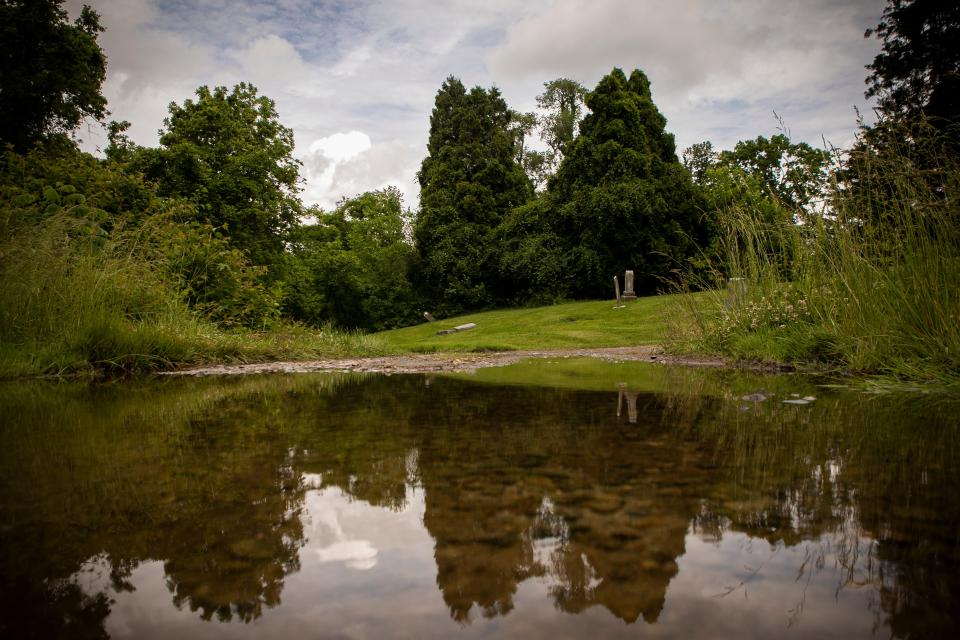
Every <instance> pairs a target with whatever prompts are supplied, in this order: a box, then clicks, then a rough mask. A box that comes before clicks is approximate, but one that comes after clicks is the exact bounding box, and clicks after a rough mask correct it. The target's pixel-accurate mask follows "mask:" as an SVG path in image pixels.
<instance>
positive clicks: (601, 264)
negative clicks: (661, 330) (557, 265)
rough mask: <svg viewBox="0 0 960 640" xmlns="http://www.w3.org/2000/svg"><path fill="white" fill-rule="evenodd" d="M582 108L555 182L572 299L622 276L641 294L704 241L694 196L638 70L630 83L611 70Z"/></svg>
mask: <svg viewBox="0 0 960 640" xmlns="http://www.w3.org/2000/svg"><path fill="white" fill-rule="evenodd" d="M586 105H587V107H588V108H589V110H590V112H591V113H590V114H588V115H587V116H586V117H585V118H584V119H583V121H582V123H581V124H580V135H579V136H578V137H577V138H576V139H575V140H574V141H573V143H572V144H571V145H570V147H569V150H568V151H567V152H566V155H565V157H564V159H563V162H562V163H561V165H560V168H559V169H558V171H557V174H556V176H554V177H553V178H552V179H551V180H550V183H549V195H550V196H551V198H552V199H553V201H554V202H555V205H554V216H555V220H554V221H553V224H554V227H555V229H556V232H557V235H558V236H559V237H560V238H562V239H563V241H564V242H565V243H566V262H567V264H566V268H565V272H566V273H567V274H568V275H569V278H570V293H571V294H572V295H574V296H576V297H597V296H599V295H603V294H605V293H606V292H607V291H608V290H609V281H610V279H611V278H612V277H613V275H615V274H618V273H621V274H622V273H623V272H624V270H626V269H632V270H633V271H634V273H635V274H636V280H635V283H636V287H637V290H638V292H643V293H651V292H654V291H655V290H656V289H657V287H658V286H659V285H661V284H662V279H663V278H665V277H667V276H668V275H669V273H670V271H671V270H672V269H675V268H678V267H681V266H683V265H682V263H683V262H684V261H685V260H686V259H687V258H688V257H690V256H691V255H693V253H694V252H695V251H696V248H697V246H698V245H702V244H703V243H704V242H705V241H706V238H705V237H704V236H705V235H706V233H707V231H706V227H705V225H703V224H702V222H701V220H700V214H699V211H700V206H699V202H698V195H697V192H696V190H695V189H694V187H693V183H692V181H691V179H690V173H689V172H688V171H687V170H686V169H685V168H684V167H683V166H682V165H681V164H680V162H679V161H678V159H677V155H676V146H675V143H674V139H673V136H672V135H671V134H669V133H666V131H665V130H664V127H665V126H666V119H665V118H664V117H663V116H662V115H661V114H660V112H659V111H658V110H657V107H656V106H655V105H654V103H653V100H652V99H651V96H650V83H649V81H648V80H647V77H646V76H645V75H644V74H643V72H642V71H639V70H635V71H634V72H633V73H631V74H630V78H629V79H628V78H627V77H626V75H624V73H623V71H621V70H620V69H614V70H613V71H612V72H611V73H610V74H608V75H607V76H605V77H604V78H603V79H601V80H600V83H599V84H598V85H597V87H596V89H595V90H594V91H592V92H591V93H590V94H588V95H587V98H586Z"/></svg>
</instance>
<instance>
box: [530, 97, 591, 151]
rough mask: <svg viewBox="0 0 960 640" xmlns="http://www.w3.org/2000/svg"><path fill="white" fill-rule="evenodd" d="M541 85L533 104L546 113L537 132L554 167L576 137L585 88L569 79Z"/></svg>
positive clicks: (581, 115) (581, 113)
mask: <svg viewBox="0 0 960 640" xmlns="http://www.w3.org/2000/svg"><path fill="white" fill-rule="evenodd" d="M543 88H544V91H543V93H541V94H540V95H538V96H537V106H538V107H540V109H542V110H544V111H545V112H546V113H545V114H544V116H543V117H542V118H541V119H540V135H541V137H542V138H543V141H544V142H546V143H547V146H548V147H550V151H551V159H552V162H553V165H554V166H556V165H557V164H559V163H560V160H562V159H563V155H564V154H565V153H566V152H567V150H568V149H569V147H570V145H571V144H573V140H574V138H576V137H577V128H578V127H579V125H580V120H581V119H582V117H583V105H584V100H585V99H586V96H587V90H586V88H584V86H583V85H582V84H580V83H579V82H577V81H576V80H570V79H569V78H557V79H556V80H551V81H550V82H544V83H543Z"/></svg>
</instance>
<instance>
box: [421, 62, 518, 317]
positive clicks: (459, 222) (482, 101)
mask: <svg viewBox="0 0 960 640" xmlns="http://www.w3.org/2000/svg"><path fill="white" fill-rule="evenodd" d="M511 122H512V120H511V111H510V109H509V108H508V107H507V104H506V102H505V101H504V100H503V98H502V97H501V95H500V91H499V90H498V89H496V88H495V87H494V88H491V89H483V88H482V87H474V88H473V89H471V90H470V91H469V92H467V91H466V89H465V88H464V86H463V83H461V82H460V80H458V79H457V78H454V77H452V76H451V77H449V78H447V79H446V81H445V82H444V83H443V86H441V88H440V90H439V91H438V92H437V97H436V101H435V105H434V108H433V112H432V114H431V116H430V137H429V141H428V143H427V157H426V158H424V160H423V163H422V164H421V167H420V172H419V174H418V178H419V180H420V213H419V215H418V217H417V221H416V224H415V226H414V237H415V239H416V244H417V248H418V251H419V252H420V257H421V260H422V274H421V277H422V280H423V285H424V287H425V289H426V292H427V296H428V298H429V299H431V300H433V301H435V302H436V303H437V305H438V306H437V309H443V310H444V312H446V313H451V312H454V311H460V310H463V309H469V308H480V307H483V306H487V305H490V304H491V303H492V302H493V301H494V300H495V299H496V298H497V296H498V295H500V293H501V292H500V291H499V288H500V282H499V279H498V277H497V263H498V259H497V248H496V246H495V244H494V243H493V242H491V241H490V239H491V236H492V233H493V230H494V229H495V228H496V226H497V225H498V224H499V223H500V222H501V220H502V219H503V217H504V216H505V214H506V213H507V212H508V211H509V210H510V209H512V208H513V207H516V206H518V205H521V204H523V203H524V202H526V200H527V199H528V198H529V197H530V196H531V195H532V191H533V190H532V188H531V185H530V181H529V180H528V179H527V177H526V175H525V174H524V171H523V168H522V167H521V166H520V164H519V163H518V162H517V155H516V144H517V138H516V134H515V131H513V130H511Z"/></svg>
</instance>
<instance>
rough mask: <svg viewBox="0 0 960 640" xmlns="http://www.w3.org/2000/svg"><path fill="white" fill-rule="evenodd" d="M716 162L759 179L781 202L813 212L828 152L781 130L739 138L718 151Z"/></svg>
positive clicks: (820, 195) (820, 192) (824, 184)
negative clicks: (794, 139)
mask: <svg viewBox="0 0 960 640" xmlns="http://www.w3.org/2000/svg"><path fill="white" fill-rule="evenodd" d="M717 163H718V164H720V165H726V166H728V167H736V168H738V169H741V170H742V171H744V172H745V173H747V174H748V175H751V176H753V177H755V178H757V179H759V180H760V181H761V184H762V185H763V188H764V190H765V191H767V193H769V194H770V196H771V197H772V198H774V199H775V200H776V201H777V202H778V203H779V204H780V205H781V206H783V207H785V208H787V209H789V210H790V211H794V212H798V213H799V214H801V215H802V214H804V213H813V212H814V211H813V210H814V209H815V208H816V207H817V205H818V204H820V203H821V202H822V198H823V195H824V191H825V189H826V187H827V168H828V166H829V163H830V156H829V154H828V153H827V152H826V151H823V150H820V149H814V148H813V147H811V146H810V145H809V144H807V143H805V142H797V143H794V142H791V141H790V138H788V137H787V136H786V135H784V134H782V133H781V134H777V135H775V136H773V137H772V138H769V139H767V138H765V137H764V136H757V138H756V139H755V140H744V141H741V142H738V143H737V144H736V146H735V147H734V148H733V151H723V152H721V153H720V154H719V157H718V158H717Z"/></svg>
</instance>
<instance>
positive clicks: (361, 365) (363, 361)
mask: <svg viewBox="0 0 960 640" xmlns="http://www.w3.org/2000/svg"><path fill="white" fill-rule="evenodd" d="M558 357H559V358H580V357H590V358H601V359H603V360H608V361H623V360H630V361H636V362H662V363H664V364H680V365H687V366H696V367H722V366H725V363H724V361H723V360H721V359H720V358H709V357H678V356H668V355H664V354H663V353H662V352H661V350H660V348H659V347H657V346H654V345H647V346H640V347H612V348H607V349H556V350H543V351H496V352H489V353H426V354H409V355H403V356H383V357H379V358H350V359H344V360H309V361H302V362H265V363H260V364H235V365H215V366H205V367H195V368H191V369H181V370H179V371H168V372H165V373H163V374H161V375H175V376H215V375H239V374H247V373H307V372H311V371H357V372H370V373H433V372H444V371H472V370H474V369H482V368H484V367H501V366H504V365H508V364H513V363H515V362H518V361H520V360H524V359H527V358H558Z"/></svg>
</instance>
